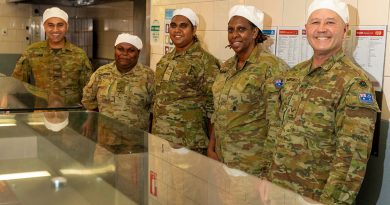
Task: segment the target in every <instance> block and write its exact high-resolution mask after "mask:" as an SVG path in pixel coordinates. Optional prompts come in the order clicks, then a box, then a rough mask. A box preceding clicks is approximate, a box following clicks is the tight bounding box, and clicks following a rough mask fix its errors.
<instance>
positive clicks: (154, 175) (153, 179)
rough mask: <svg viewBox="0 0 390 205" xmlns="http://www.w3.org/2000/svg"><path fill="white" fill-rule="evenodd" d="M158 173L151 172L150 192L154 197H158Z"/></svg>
mask: <svg viewBox="0 0 390 205" xmlns="http://www.w3.org/2000/svg"><path fill="white" fill-rule="evenodd" d="M156 180H157V173H156V172H154V171H152V170H150V173H149V192H150V194H151V195H153V196H157V181H156Z"/></svg>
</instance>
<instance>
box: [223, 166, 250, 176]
mask: <svg viewBox="0 0 390 205" xmlns="http://www.w3.org/2000/svg"><path fill="white" fill-rule="evenodd" d="M223 169H224V170H225V172H226V173H227V174H229V175H230V176H234V177H245V176H248V174H247V173H245V172H243V171H241V170H238V169H233V168H229V167H227V166H226V165H223Z"/></svg>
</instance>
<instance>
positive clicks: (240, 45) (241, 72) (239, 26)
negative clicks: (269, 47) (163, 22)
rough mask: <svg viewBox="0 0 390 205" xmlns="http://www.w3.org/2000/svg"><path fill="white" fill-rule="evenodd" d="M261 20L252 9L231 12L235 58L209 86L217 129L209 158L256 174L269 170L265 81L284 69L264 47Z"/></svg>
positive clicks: (230, 34)
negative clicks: (264, 146) (210, 87)
mask: <svg viewBox="0 0 390 205" xmlns="http://www.w3.org/2000/svg"><path fill="white" fill-rule="evenodd" d="M263 18H264V14H263V12H262V11H260V10H258V9H256V8H255V7H253V6H244V5H236V6H234V7H232V8H231V9H230V12H229V19H230V20H229V24H228V40H229V46H230V47H231V48H232V49H233V50H234V51H235V53H236V55H235V56H233V57H232V58H230V59H228V60H227V61H226V62H225V63H224V64H223V65H222V67H221V71H220V73H219V75H218V76H217V77H216V80H215V82H214V85H213V95H214V109H215V111H214V115H213V124H214V128H215V129H214V135H211V136H212V138H211V140H210V144H209V150H208V155H209V156H210V157H212V158H214V159H218V160H220V161H221V162H223V163H225V164H227V165H228V166H230V167H233V168H236V169H240V170H243V171H246V172H248V173H250V174H254V175H258V174H260V172H261V170H262V169H263V167H267V166H266V165H265V164H264V162H266V161H267V160H266V159H264V158H263V156H262V152H263V145H264V140H265V138H266V136H267V124H268V123H267V119H266V113H265V110H266V106H267V104H266V101H265V99H266V98H265V97H264V89H263V87H264V82H265V81H266V79H268V78H270V77H272V76H274V75H276V74H278V73H280V72H282V71H284V70H286V69H287V68H288V66H287V64H285V63H284V62H283V61H282V60H281V59H279V58H277V57H276V56H274V55H273V54H271V53H269V52H267V51H266V50H264V49H263V48H262V44H261V43H262V42H263V41H264V40H265V39H266V38H267V37H266V36H264V35H263V34H262V32H261V30H260V29H262V25H263ZM215 153H216V154H215ZM216 155H217V156H216Z"/></svg>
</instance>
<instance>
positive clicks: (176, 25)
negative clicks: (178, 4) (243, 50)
mask: <svg viewBox="0 0 390 205" xmlns="http://www.w3.org/2000/svg"><path fill="white" fill-rule="evenodd" d="M198 23H199V19H198V17H197V15H196V14H195V13H194V11H192V10H191V9H189V8H182V9H176V10H175V11H174V12H173V17H172V20H171V24H170V27H169V36H170V38H171V40H172V42H173V44H174V45H175V48H174V49H173V51H171V52H170V53H167V54H166V55H164V56H163V57H162V58H161V60H160V61H159V62H158V63H157V66H156V78H155V79H156V89H155V90H156V97H155V102H154V106H153V117H154V118H153V127H152V133H153V134H156V135H157V136H159V137H162V138H164V139H166V140H168V141H170V142H172V143H175V144H179V145H182V146H186V147H188V148H190V149H193V150H196V151H198V152H199V153H202V154H206V150H207V144H208V138H207V136H208V132H209V131H208V123H209V120H208V119H209V117H210V116H211V113H212V112H213V104H212V92H211V86H212V84H213V82H214V78H215V75H216V73H217V72H218V69H219V62H218V60H217V59H216V58H215V57H214V56H212V55H211V54H210V53H208V52H207V51H205V50H204V49H203V48H202V47H201V45H200V43H199V40H198V38H197V36H196V30H197V28H198Z"/></svg>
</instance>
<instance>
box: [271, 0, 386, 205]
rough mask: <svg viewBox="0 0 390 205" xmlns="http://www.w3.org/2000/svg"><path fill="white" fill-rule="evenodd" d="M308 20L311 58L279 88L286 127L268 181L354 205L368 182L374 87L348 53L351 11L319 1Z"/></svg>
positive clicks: (335, 0)
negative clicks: (345, 49) (345, 45)
mask: <svg viewBox="0 0 390 205" xmlns="http://www.w3.org/2000/svg"><path fill="white" fill-rule="evenodd" d="M307 16H308V19H307V23H306V25H305V26H306V31H307V38H308V41H309V43H310V45H311V46H312V48H313V50H314V54H313V57H312V58H311V59H310V60H308V61H305V62H302V63H300V64H298V65H296V66H295V67H294V68H293V69H291V70H290V71H288V72H287V73H286V74H285V75H284V76H283V77H280V78H279V79H275V81H274V82H278V83H274V84H275V86H274V87H275V88H276V89H278V90H279V92H275V93H278V94H279V95H278V98H279V99H280V110H279V117H280V119H279V121H280V122H279V123H275V124H278V125H277V126H279V132H278V134H276V135H274V136H272V135H270V134H275V133H269V135H268V138H267V140H268V141H273V143H269V145H271V144H273V146H269V147H268V148H269V149H270V150H271V151H272V152H273V160H272V165H271V169H270V172H269V176H268V177H269V180H270V181H272V182H274V183H276V184H279V185H282V186H283V187H287V188H289V189H292V190H293V191H295V192H297V193H299V194H301V195H303V196H305V197H308V198H311V199H314V200H315V201H319V202H322V203H325V204H352V203H353V202H354V200H355V198H356V195H357V193H358V191H359V189H360V186H361V183H362V181H363V177H364V174H365V170H366V164H367V161H368V158H369V155H370V150H371V143H372V137H373V133H374V127H375V121H376V115H377V112H378V111H379V108H378V105H377V102H376V100H375V93H374V90H373V86H372V84H371V82H370V80H369V79H368V77H367V76H366V74H365V73H364V71H363V69H362V68H360V67H359V66H358V65H356V64H354V63H353V61H352V60H351V59H349V58H348V57H347V56H345V54H344V52H343V49H342V44H343V39H344V37H345V35H346V33H347V31H348V5H347V4H346V3H344V2H342V1H340V0H314V1H313V2H312V4H311V5H310V7H309V9H308V15H307ZM275 93H274V94H275ZM270 96H272V94H270Z"/></svg>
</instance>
